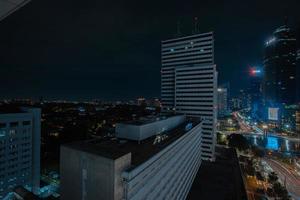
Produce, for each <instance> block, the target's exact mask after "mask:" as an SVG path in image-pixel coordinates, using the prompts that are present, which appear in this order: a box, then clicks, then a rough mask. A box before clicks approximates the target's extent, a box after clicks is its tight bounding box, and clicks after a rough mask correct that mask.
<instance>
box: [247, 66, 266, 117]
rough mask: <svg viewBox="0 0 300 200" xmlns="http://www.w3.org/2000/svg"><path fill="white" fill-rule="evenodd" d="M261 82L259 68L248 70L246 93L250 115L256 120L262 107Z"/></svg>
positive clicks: (261, 77)
mask: <svg viewBox="0 0 300 200" xmlns="http://www.w3.org/2000/svg"><path fill="white" fill-rule="evenodd" d="M262 80H263V71H262V70H261V69H260V68H257V67H252V68H251V69H250V86H249V89H248V93H249V95H250V107H251V115H252V117H253V118H257V117H258V116H259V114H260V110H261V109H260V108H261V106H262Z"/></svg>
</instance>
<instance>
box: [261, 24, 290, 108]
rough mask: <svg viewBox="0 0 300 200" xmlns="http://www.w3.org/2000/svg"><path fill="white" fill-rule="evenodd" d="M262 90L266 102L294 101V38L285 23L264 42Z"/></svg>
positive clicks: (287, 102) (288, 102)
mask: <svg viewBox="0 0 300 200" xmlns="http://www.w3.org/2000/svg"><path fill="white" fill-rule="evenodd" d="M263 91H264V101H265V103H266V104H270V103H271V104H272V103H286V104H293V103H295V101H296V38H295V35H294V33H293V32H292V30H291V29H290V28H289V27H288V26H287V25H284V26H281V27H279V28H277V29H276V30H275V31H274V32H273V35H272V37H271V38H270V39H269V40H268V41H267V42H266V44H265V56H264V84H263Z"/></svg>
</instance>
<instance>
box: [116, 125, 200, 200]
mask: <svg viewBox="0 0 300 200" xmlns="http://www.w3.org/2000/svg"><path fill="white" fill-rule="evenodd" d="M200 164H201V124H199V125H197V126H196V127H194V128H193V129H192V130H190V131H189V132H188V133H186V134H185V135H183V136H182V137H181V138H179V139H178V140H176V141H175V142H173V143H172V144H170V145H169V146H167V147H166V148H165V149H163V150H162V151H160V152H159V153H157V154H156V155H154V156H153V157H152V158H150V159H149V160H147V161H146V162H144V163H143V164H141V165H140V166H137V167H136V168H134V169H132V170H130V171H126V172H124V173H123V174H122V176H123V178H124V184H125V190H126V193H125V197H124V199H130V200H131V199H132V200H140V199H143V200H144V199H155V200H159V199H185V198H186V197H187V194H188V192H189V190H190V187H191V185H192V183H193V180H194V178H195V175H196V173H197V171H198V169H199V167H200Z"/></svg>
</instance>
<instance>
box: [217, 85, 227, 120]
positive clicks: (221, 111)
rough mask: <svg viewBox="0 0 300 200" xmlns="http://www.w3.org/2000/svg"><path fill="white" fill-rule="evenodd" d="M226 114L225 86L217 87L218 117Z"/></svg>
mask: <svg viewBox="0 0 300 200" xmlns="http://www.w3.org/2000/svg"><path fill="white" fill-rule="evenodd" d="M227 114H228V93H227V88H220V87H219V88H218V117H224V116H225V115H227Z"/></svg>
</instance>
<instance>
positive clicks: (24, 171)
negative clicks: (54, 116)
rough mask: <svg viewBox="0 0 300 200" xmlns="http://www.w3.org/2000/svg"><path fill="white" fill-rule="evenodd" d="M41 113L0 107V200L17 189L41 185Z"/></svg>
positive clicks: (37, 187)
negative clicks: (18, 187)
mask: <svg viewBox="0 0 300 200" xmlns="http://www.w3.org/2000/svg"><path fill="white" fill-rule="evenodd" d="M40 144H41V110H40V109H39V108H1V107H0V199H3V198H4V197H5V196H7V195H9V193H10V192H12V190H13V189H14V188H15V187H16V186H24V187H25V188H26V189H29V190H30V191H32V192H33V193H35V194H37V193H38V192H39V186H40Z"/></svg>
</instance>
